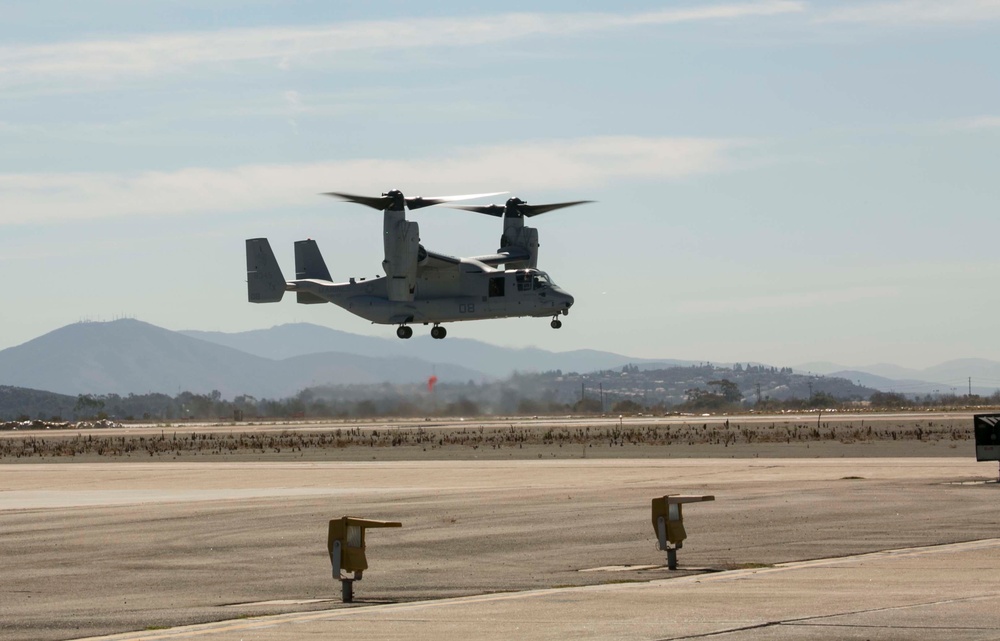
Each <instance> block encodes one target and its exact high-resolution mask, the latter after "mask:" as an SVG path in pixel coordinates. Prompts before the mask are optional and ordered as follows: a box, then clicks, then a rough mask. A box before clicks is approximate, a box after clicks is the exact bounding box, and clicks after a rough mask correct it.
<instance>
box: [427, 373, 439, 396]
mask: <svg viewBox="0 0 1000 641" xmlns="http://www.w3.org/2000/svg"><path fill="white" fill-rule="evenodd" d="M437 382H438V377H437V376H433V375H432V376H431V377H430V378H428V379H427V391H428V392H433V391H434V384H435V383H437Z"/></svg>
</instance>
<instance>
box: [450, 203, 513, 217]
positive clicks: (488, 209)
mask: <svg viewBox="0 0 1000 641" xmlns="http://www.w3.org/2000/svg"><path fill="white" fill-rule="evenodd" d="M449 208H450V209H464V210H465V211H474V212H476V213H477V214H486V215H487V216H496V217H497V218H500V217H501V216H503V205H451V206H450V207H449Z"/></svg>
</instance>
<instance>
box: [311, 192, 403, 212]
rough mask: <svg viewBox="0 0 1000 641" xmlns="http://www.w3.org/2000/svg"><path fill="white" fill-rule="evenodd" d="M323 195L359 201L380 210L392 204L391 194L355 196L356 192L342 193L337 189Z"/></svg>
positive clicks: (351, 201) (350, 201) (358, 202)
mask: <svg viewBox="0 0 1000 641" xmlns="http://www.w3.org/2000/svg"><path fill="white" fill-rule="evenodd" d="M322 195H323V196H333V197H334V198H339V199H341V200H346V201H347V202H349V203H357V204H359V205H364V206H366V207H371V208H372V209H378V210H382V209H385V208H386V207H388V206H389V205H391V204H392V197H390V196H355V195H354V194H342V193H340V192H336V191H327V192H324V193H323V194H322Z"/></svg>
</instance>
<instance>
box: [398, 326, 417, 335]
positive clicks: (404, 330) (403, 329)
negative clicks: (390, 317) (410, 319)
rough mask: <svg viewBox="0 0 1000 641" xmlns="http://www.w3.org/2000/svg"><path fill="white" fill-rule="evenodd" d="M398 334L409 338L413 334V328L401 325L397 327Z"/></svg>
mask: <svg viewBox="0 0 1000 641" xmlns="http://www.w3.org/2000/svg"><path fill="white" fill-rule="evenodd" d="M396 336H399V337H400V338H409V337H411V336H413V328H412V327H407V326H406V325H400V326H399V327H397V328H396Z"/></svg>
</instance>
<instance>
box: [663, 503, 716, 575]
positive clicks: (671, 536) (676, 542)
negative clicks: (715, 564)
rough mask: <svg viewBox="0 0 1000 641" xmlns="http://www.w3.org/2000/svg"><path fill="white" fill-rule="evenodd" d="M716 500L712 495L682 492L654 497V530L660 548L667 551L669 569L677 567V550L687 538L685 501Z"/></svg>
mask: <svg viewBox="0 0 1000 641" xmlns="http://www.w3.org/2000/svg"><path fill="white" fill-rule="evenodd" d="M714 500H715V497H714V496H712V495H704V496H693V495H687V496H685V495H682V494H668V495H666V496H662V497H659V498H655V499H653V505H652V508H653V531H654V532H656V538H657V541H658V543H659V549H660V550H666V552H667V567H668V568H669V569H671V570H676V569H677V550H679V549H680V548H682V547H684V539H686V538H687V532H685V531H684V513H683V511H682V510H681V506H682V505H683V504H684V503H701V502H702V501H714Z"/></svg>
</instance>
